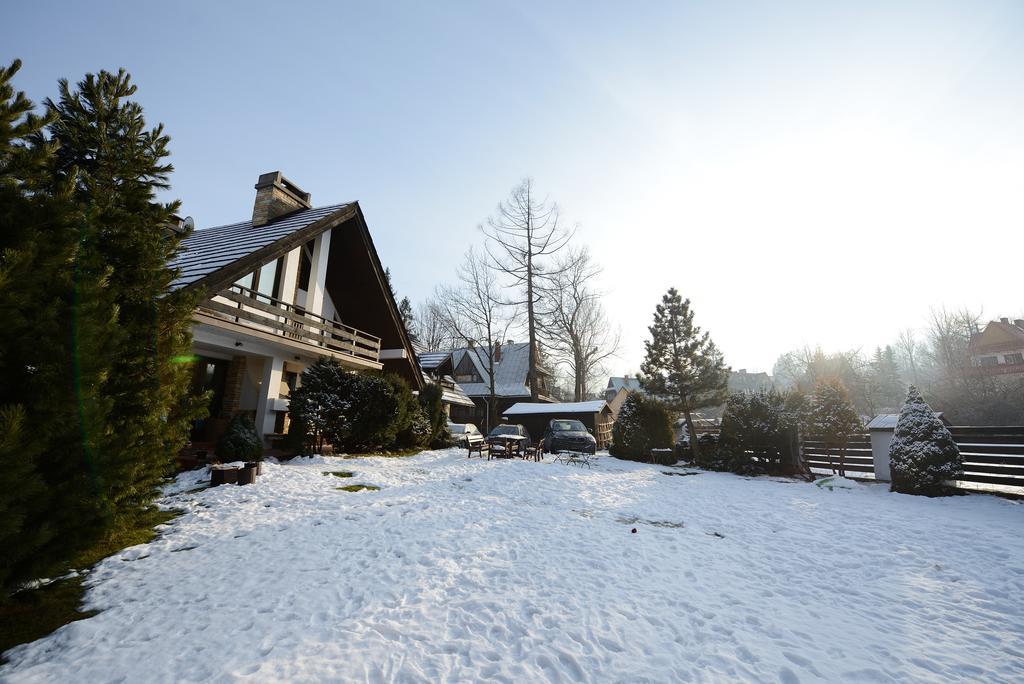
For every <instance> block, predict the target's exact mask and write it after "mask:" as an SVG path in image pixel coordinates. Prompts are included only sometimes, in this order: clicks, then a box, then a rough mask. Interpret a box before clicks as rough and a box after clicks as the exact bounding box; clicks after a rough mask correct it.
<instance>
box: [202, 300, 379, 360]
mask: <svg viewBox="0 0 1024 684" xmlns="http://www.w3.org/2000/svg"><path fill="white" fill-rule="evenodd" d="M199 310H200V311H203V312H204V313H209V314H213V315H215V316H216V317H217V318H224V319H226V320H231V321H234V322H236V323H243V322H244V323H243V324H244V325H247V326H249V327H252V328H255V329H257V330H262V331H263V332H270V333H273V334H275V335H281V336H282V337H285V338H287V339H290V340H294V341H296V342H302V343H304V344H308V345H311V346H314V347H319V348H326V349H329V350H331V351H333V352H336V353H341V354H349V355H351V356H355V357H358V358H361V359H366V360H368V361H374V362H377V361H379V360H380V338H379V337H377V336H376V335H371V334H369V333H365V332H363V331H361V330H357V329H356V328H353V327H352V326H349V325H345V324H343V323H338V322H337V321H332V320H329V319H327V318H324V317H323V316H318V315H317V314H314V313H310V312H309V311H306V310H305V309H303V308H302V307H299V306H295V305H294V304H288V303H286V302H282V301H281V300H279V299H275V298H274V297H270V296H268V295H265V294H263V293H261V292H257V291H256V290H252V289H250V288H247V287H243V286H241V285H237V284H236V285H232V286H231V287H229V288H228V289H226V290H223V291H221V292H218V293H217V294H216V295H215V296H214V297H212V298H210V299H208V300H206V301H204V302H202V303H201V304H199Z"/></svg>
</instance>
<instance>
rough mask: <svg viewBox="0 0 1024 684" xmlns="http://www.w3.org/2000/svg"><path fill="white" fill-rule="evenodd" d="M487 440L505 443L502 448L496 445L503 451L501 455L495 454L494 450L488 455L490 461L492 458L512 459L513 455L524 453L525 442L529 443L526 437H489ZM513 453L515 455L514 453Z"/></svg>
mask: <svg viewBox="0 0 1024 684" xmlns="http://www.w3.org/2000/svg"><path fill="white" fill-rule="evenodd" d="M487 440H488V441H492V442H503V444H501V445H500V446H498V445H496V446H498V449H500V450H501V451H500V452H499V453H494V451H493V450H492V451H491V452H489V453H488V454H487V460H488V461H489V460H491V457H492V456H493V457H494V458H512V456H513V455H516V454H520V453H522V449H523V442H526V441H528V439H527V437H525V436H524V435H495V436H494V437H488V438H487ZM513 451H514V452H515V454H513V453H512V452H513Z"/></svg>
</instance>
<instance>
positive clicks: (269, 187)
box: [252, 171, 312, 228]
mask: <svg viewBox="0 0 1024 684" xmlns="http://www.w3.org/2000/svg"><path fill="white" fill-rule="evenodd" d="M310 199H312V197H311V195H310V194H309V193H308V192H303V191H302V189H301V188H300V187H299V186H297V185H295V183H292V182H291V181H290V180H288V179H287V178H285V177H284V176H282V175H281V172H280V171H274V172H272V173H264V174H263V175H261V176H260V179H259V180H258V181H257V182H256V203H255V204H253V206H252V225H253V227H254V228H257V227H259V226H264V225H266V224H268V223H270V222H271V221H273V220H274V219H276V218H277V217H279V216H284V215H285V214H290V213H292V212H294V211H298V210H300V209H309V208H310V207H311V206H312V205H311V204H310Z"/></svg>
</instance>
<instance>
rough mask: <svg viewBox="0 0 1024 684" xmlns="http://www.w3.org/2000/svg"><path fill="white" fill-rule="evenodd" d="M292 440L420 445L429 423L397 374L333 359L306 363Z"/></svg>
mask: <svg viewBox="0 0 1024 684" xmlns="http://www.w3.org/2000/svg"><path fill="white" fill-rule="evenodd" d="M288 412H289V415H290V417H291V430H290V431H289V442H290V443H291V444H293V445H295V444H303V445H304V449H303V451H304V452H306V453H310V452H317V453H319V452H321V451H322V450H323V448H324V446H325V444H330V445H331V446H332V447H334V450H335V451H336V452H341V451H379V450H381V449H390V448H393V447H398V448H416V447H419V446H423V445H424V444H426V443H427V440H428V439H429V437H430V431H431V423H430V420H429V418H428V416H427V414H426V412H425V411H424V410H423V408H422V406H421V405H420V402H419V400H417V398H416V396H415V395H413V393H412V391H411V390H410V389H409V385H408V384H407V383H406V382H405V380H403V379H402V378H400V377H399V376H397V375H393V374H388V375H380V374H377V373H354V372H350V371H347V370H345V369H344V368H342V367H341V364H339V363H338V361H337V360H335V359H327V358H322V359H320V360H318V361H317V362H316V363H314V364H313V365H311V366H309V367H308V368H306V370H305V371H304V372H303V373H302V381H301V382H300V384H299V387H298V388H296V389H295V390H294V391H293V392H292V395H291V401H290V402H289V407H288Z"/></svg>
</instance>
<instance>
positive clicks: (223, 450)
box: [215, 414, 263, 461]
mask: <svg viewBox="0 0 1024 684" xmlns="http://www.w3.org/2000/svg"><path fill="white" fill-rule="evenodd" d="M215 452H216V454H217V458H219V459H220V460H221V461H258V460H261V459H262V458H263V440H261V439H260V435H259V433H258V432H256V426H254V425H253V424H252V420H251V419H250V418H249V417H248V416H245V415H241V414H239V415H237V416H235V417H234V418H232V419H231V422H230V423H228V429H227V431H226V432H225V433H224V436H223V437H221V438H220V441H219V442H217V448H216V449H215Z"/></svg>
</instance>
